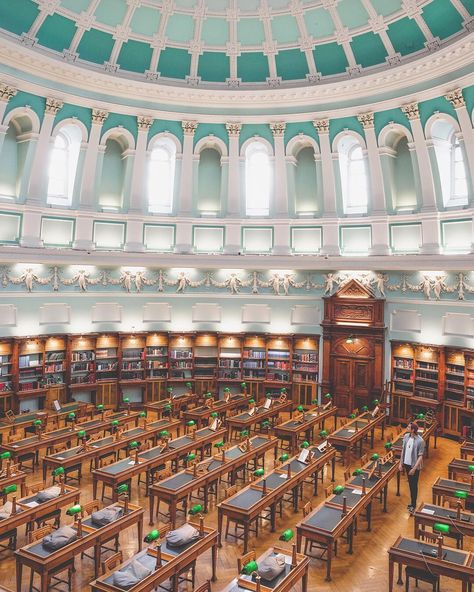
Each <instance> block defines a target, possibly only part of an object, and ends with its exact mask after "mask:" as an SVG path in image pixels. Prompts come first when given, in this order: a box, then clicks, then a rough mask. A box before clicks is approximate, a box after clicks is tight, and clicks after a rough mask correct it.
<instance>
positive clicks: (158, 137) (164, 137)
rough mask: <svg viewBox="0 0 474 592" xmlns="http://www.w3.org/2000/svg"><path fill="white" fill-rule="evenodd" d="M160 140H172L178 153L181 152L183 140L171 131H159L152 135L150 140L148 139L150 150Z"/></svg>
mask: <svg viewBox="0 0 474 592" xmlns="http://www.w3.org/2000/svg"><path fill="white" fill-rule="evenodd" d="M160 140H170V141H171V142H173V144H174V145H175V148H176V154H181V152H182V147H181V142H180V141H179V139H178V138H177V137H176V136H175V135H174V134H172V133H171V132H159V133H157V134H155V135H154V136H152V137H151V138H150V140H149V141H148V150H152V149H153V147H154V145H155V144H156V143H157V142H159V141H160Z"/></svg>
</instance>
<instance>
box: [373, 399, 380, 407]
mask: <svg viewBox="0 0 474 592" xmlns="http://www.w3.org/2000/svg"><path fill="white" fill-rule="evenodd" d="M379 403H380V401H379V400H378V399H374V400H373V401H372V405H373V406H374V407H377V405H378V404H379Z"/></svg>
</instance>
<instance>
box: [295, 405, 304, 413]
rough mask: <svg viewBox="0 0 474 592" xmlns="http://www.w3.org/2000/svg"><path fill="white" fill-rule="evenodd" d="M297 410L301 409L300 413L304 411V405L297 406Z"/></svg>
mask: <svg viewBox="0 0 474 592" xmlns="http://www.w3.org/2000/svg"><path fill="white" fill-rule="evenodd" d="M296 411H299V412H300V413H303V411H304V407H303V405H298V407H297V408H296Z"/></svg>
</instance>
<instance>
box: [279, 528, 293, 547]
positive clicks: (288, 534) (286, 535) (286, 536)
mask: <svg viewBox="0 0 474 592" xmlns="http://www.w3.org/2000/svg"><path fill="white" fill-rule="evenodd" d="M293 536H294V535H293V531H292V530H291V528H287V529H286V530H284V531H283V532H282V533H281V535H280V541H285V543H287V542H288V541H291V539H292V538H293Z"/></svg>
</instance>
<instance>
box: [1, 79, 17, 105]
mask: <svg viewBox="0 0 474 592" xmlns="http://www.w3.org/2000/svg"><path fill="white" fill-rule="evenodd" d="M17 92H18V89H17V88H15V87H14V86H9V85H8V84H4V83H3V82H0V101H3V102H4V103H8V101H9V100H10V99H12V98H13V97H14V96H15V95H16V93H17Z"/></svg>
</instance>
